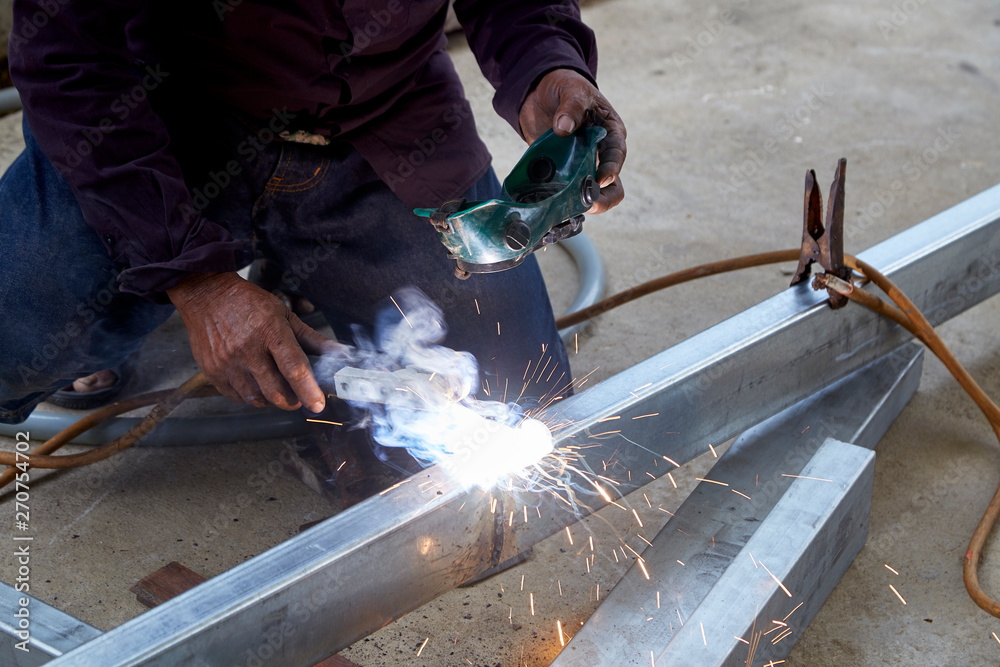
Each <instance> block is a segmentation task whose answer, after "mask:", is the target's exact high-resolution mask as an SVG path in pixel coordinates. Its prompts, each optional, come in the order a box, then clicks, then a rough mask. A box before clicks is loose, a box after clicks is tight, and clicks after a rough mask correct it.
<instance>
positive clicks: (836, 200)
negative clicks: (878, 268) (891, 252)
mask: <svg viewBox="0 0 1000 667" xmlns="http://www.w3.org/2000/svg"><path fill="white" fill-rule="evenodd" d="M846 175H847V160H845V159H844V158H840V160H839V161H838V162H837V172H836V174H834V177H833V184H831V185H830V197H829V199H828V201H827V208H826V226H825V227H824V225H823V219H822V217H823V195H822V193H821V192H820V189H819V185H818V184H817V183H816V172H815V171H813V170H812V169H810V170H809V171H808V172H806V193H805V207H804V211H803V218H804V219H803V221H802V252H801V254H800V255H799V266H798V268H797V269H796V270H795V277H794V278H792V282H791V283H790V284H791V285H798V284H799V283H801V282H804V281H805V280H807V279H808V278H809V276H810V275H811V272H810V270H809V267H810V266H811V265H812V263H813V262H816V263H818V264H819V265H820V266H821V267H823V269H824V270H825V271H826V273H827V274H828V275H833V276H836V277H837V278H840V279H841V280H845V281H848V282H850V279H851V270H850V268H848V267H846V266H844V177H845V176H846ZM814 287H815V288H816V289H819V287H816V286H815V285H814ZM826 291H827V292H828V293H829V295H830V307H831V308H840V307H842V306H843V305H844V304H846V303H847V301H848V299H847V297H846V296H844V295H843V294H840V293H838V292H836V291H834V290H833V289H832V288H829V287H828V288H827V290H826Z"/></svg>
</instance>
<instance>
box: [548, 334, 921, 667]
mask: <svg viewBox="0 0 1000 667" xmlns="http://www.w3.org/2000/svg"><path fill="white" fill-rule="evenodd" d="M922 366H923V348H921V347H920V346H918V345H916V344H912V343H911V344H908V345H905V346H903V347H902V348H900V349H898V350H896V351H895V352H893V353H891V354H889V355H887V356H886V357H883V358H882V359H879V360H877V361H875V362H873V363H872V364H870V365H868V366H866V367H865V368H863V369H861V370H860V371H857V372H855V373H853V374H851V375H849V376H847V377H846V378H844V379H842V380H840V381H839V382H837V383H835V384H833V385H831V386H830V387H827V388H826V389H824V390H823V391H821V392H819V393H818V394H815V395H814V396H811V397H810V398H807V399H805V400H803V401H800V402H799V403H797V404H795V405H794V406H792V407H790V408H788V409H787V410H785V411H783V412H781V413H779V414H777V415H775V416H774V417H771V418H770V419H768V420H767V421H765V422H763V423H761V424H759V425H758V426H755V427H754V428H752V429H751V430H749V431H747V432H746V433H744V434H743V435H741V436H740V437H739V438H738V439H737V440H736V442H735V443H733V445H732V446H731V447H730V448H729V450H728V451H727V452H726V453H725V454H723V455H722V457H721V458H720V459H719V461H718V462H717V463H716V464H715V466H713V467H712V470H711V472H710V473H709V474H708V478H709V479H711V480H714V482H721V483H725V484H727V486H720V485H719V484H718V483H713V482H702V483H700V484H699V485H698V486H697V487H696V488H695V490H694V491H693V492H692V493H691V495H690V496H688V498H687V499H686V500H685V501H684V503H683V504H682V505H681V506H680V507H679V508H678V509H677V511H676V512H675V513H674V515H673V516H672V517H671V518H670V520H669V521H668V522H667V523H666V525H665V526H664V527H663V529H662V530H661V531H660V532H659V533H658V534H657V536H656V537H655V538H654V539H653V542H652V546H650V547H648V548H646V549H645V550H644V551H642V558H643V561H644V564H645V572H648V573H649V579H647V578H646V576H645V572H644V571H643V570H640V569H639V568H637V567H635V566H633V567H632V568H631V569H629V571H628V572H626V574H625V575H624V576H623V577H622V578H621V580H620V581H619V582H618V583H617V584H615V587H614V588H613V589H612V590H611V592H610V593H609V594H608V595H607V597H606V598H605V600H604V601H603V602H602V603H601V605H600V607H598V608H597V610H596V611H595V612H594V613H593V614H592V615H591V616H590V618H589V619H588V620H587V622H586V623H585V624H584V626H583V627H582V628H580V630H579V631H578V632H577V633H576V635H575V636H574V637H573V639H572V640H571V641H570V642H569V643H568V644H567V646H566V648H565V649H563V651H562V652H561V653H560V654H559V657H557V658H556V659H555V661H554V662H553V663H552V665H553V667H568V666H570V665H578V664H586V665H589V666H591V667H625V666H627V665H641V666H643V667H645V665H649V664H650V659H649V657H650V656H649V651H650V650H652V649H655V652H654V653H655V655H656V656H660V655H661V650H662V648H663V647H664V646H666V645H667V643H668V642H670V641H671V640H672V639H673V638H675V637H677V633H678V632H680V630H681V628H680V624H679V623H678V618H683V619H685V623H688V621H687V619H689V618H693V617H694V616H696V615H697V616H698V617H699V618H700V619H701V622H703V623H704V625H705V627H706V631H707V632H709V634H713V635H714V633H715V632H716V630H715V629H716V628H720V627H729V625H731V623H734V622H735V623H737V624H739V623H743V624H745V625H747V626H748V627H749V626H750V625H753V623H754V621H755V620H760V621H761V622H769V621H770V618H763V617H761V618H760V619H758V618H757V617H758V616H759V615H760V614H764V613H765V612H764V611H760V612H759V613H758V612H756V611H755V608H754V607H753V606H751V607H750V610H749V615H748V616H747V615H744V617H741V618H736V616H737V614H736V611H735V609H733V608H730V607H727V606H724V605H719V604H717V603H716V602H713V600H717V599H718V593H717V591H716V588H717V586H718V585H720V584H721V583H722V582H723V581H724V579H725V577H727V576H729V575H728V574H727V573H728V571H729V569H730V568H731V567H733V563H734V561H738V560H739V559H740V558H741V557H743V556H741V555H740V554H743V555H744V556H745V554H744V552H745V551H746V550H747V549H748V545H749V543H750V542H751V541H758V542H759V541H760V539H759V538H758V537H757V536H756V533H757V532H758V531H759V530H761V529H763V526H765V525H766V524H767V523H768V522H772V521H774V515H773V510H774V509H775V507H776V506H778V505H780V504H781V503H787V498H788V494H789V493H790V491H789V489H790V487H792V486H793V484H794V483H795V481H796V479H797V477H796V476H800V475H807V476H813V477H820V478H824V479H829V478H830V475H826V474H822V475H820V474H814V473H811V472H806V471H805V470H804V468H806V467H807V464H809V465H810V466H812V465H814V464H816V460H815V458H814V454H816V453H817V451H818V450H819V449H820V446H821V445H822V444H823V442H824V441H828V439H830V438H832V439H835V440H838V441H844V442H849V443H854V445H858V446H861V447H864V448H866V449H874V447H875V445H876V444H877V443H878V441H879V440H880V439H881V438H882V436H883V435H884V434H885V432H886V431H887V430H888V428H889V426H890V425H891V424H892V422H893V421H894V420H895V419H896V417H897V416H898V415H899V413H900V412H901V411H902V409H903V407H904V406H905V405H906V403H907V402H908V401H909V400H910V397H912V396H913V394H914V392H915V391H916V390H917V387H918V386H919V384H920V374H921V369H922ZM811 458H812V463H810V459H811ZM824 465H826V464H824ZM822 484H825V483H820V485H821V486H816V485H815V483H814V485H813V486H812V487H810V488H814V489H815V490H817V491H825V490H827V489H826V487H825V486H822ZM807 486H808V485H807ZM734 491H736V492H739V493H740V494H744V495H743V496H740V495H738V494H737V493H734ZM822 502H826V500H823V501H822ZM808 507H812V501H810V502H809V503H807V504H806V505H804V506H803V508H804V509H807V508H808ZM792 525H793V524H788V525H786V526H785V530H786V531H791V530H792ZM806 533H807V534H805V535H802V536H800V537H801V539H802V540H803V541H804V542H805V543H809V544H810V545H811V546H810V549H822V547H823V546H824V545H823V544H821V543H815V544H814V541H815V540H816V539H819V538H818V536H817V535H814V534H813V531H812V530H807V531H806ZM827 537H830V536H829V535H828V536H827ZM840 537H842V538H843V540H842V541H845V540H846V541H847V542H852V543H853V542H855V541H856V540H857V539H858V538H856V537H855V536H846V537H844V536H840ZM860 540H861V542H860V543H861V544H863V543H864V532H863V531H862V532H861V534H860ZM631 546H633V547H641V546H642V545H641V543H640V544H636V545H631ZM826 546H830V543H827V544H826ZM858 548H860V546H859V547H858ZM839 550H842V549H840V547H839V546H838V549H830V550H829V552H830V554H831V556H830V558H831V559H832V557H833V556H832V554H833V552H834V551H839ZM749 551H750V553H755V554H756V553H757V549H755V548H750V549H749ZM793 553H794V552H793ZM855 553H856V551H855ZM791 555H792V554H786V555H781V557H780V558H774V559H768V558H765V557H764V556H763V555H760V558H762V559H763V560H764V562H765V563H767V565H768V567H770V568H772V572H773V571H774V569H773V568H774V567H778V566H784V565H785V564H786V563H785V561H787V560H788V558H789V557H790V556H791ZM838 557H839V556H838ZM851 558H853V554H851ZM771 560H774V561H775V562H774V563H773V564H772V562H771ZM819 560H823V559H822V558H820V559H819ZM847 562H848V563H850V561H847ZM679 563H683V564H684V565H679ZM830 565H831V563H823V564H822V567H824V568H825V569H826V570H827V571H828V572H829V571H831V569H830V567H829V566H830ZM789 567H791V565H790V564H789ZM775 573H776V574H777V572H775ZM828 576H832V575H828ZM837 579H839V577H837ZM837 579H833V580H832V581H830V579H826V580H825V581H828V582H829V589H830V590H832V588H833V584H834V583H835V582H836V580H837ZM748 581H752V580H748ZM786 585H787V586H789V588H791V585H790V584H787V583H786ZM754 590H756V589H754V588H752V587H750V588H747V591H746V593H747V595H748V596H749V595H752V594H753V592H754ZM656 591H659V592H660V596H659V598H657V600H658V602H659V606H660V609H665V610H667V611H668V612H669V613H667V614H654V613H653V612H652V610H653V609H654V608H656V604H653V605H651V604H650V600H651V599H652V597H651V596H653V597H655V596H656ZM797 593H798V595H799V598H800V599H801V598H802V597H804V596H811V597H810V599H811V600H812V601H813V602H814V603H815V608H816V609H818V608H819V605H820V604H822V602H823V600H825V599H826V595H822V596H821V597H820V596H819V595H818V593H817V592H814V591H807V590H804V589H803V588H802V587H799V588H798V589H797ZM826 593H827V594H829V590H827V591H826ZM766 601H767V598H766V597H762V598H760V599H758V600H757V602H758V607H760V609H761V610H764V609H766V607H767V605H766V604H765V602H766ZM744 611H745V610H744ZM785 613H787V610H786V612H785ZM813 613H815V610H813ZM782 615H784V614H782ZM778 618H779V620H780V618H781V617H780V616H779V617H778ZM811 618H812V614H798V615H797V618H796V623H797V627H799V626H801V627H805V625H807V624H808V619H811ZM687 627H689V628H690V624H688V626H687ZM695 627H697V626H695ZM710 627H711V628H712V630H708V628H710ZM771 627H775V626H771ZM741 632H742V630H741ZM740 636H743V635H742V634H740ZM797 636H798V635H796V636H795V637H789V638H788V639H789V641H785V642H784V643H783V644H782V646H781V648H782V649H783V650H786V652H787V649H790V648H791V646H792V645H793V644H794V639H796V638H797ZM772 638H773V637H772ZM730 639H731V638H730ZM727 642H728V639H727ZM700 643H701V642H700V640H699V642H698V644H699V646H698V647H696V648H698V649H699V651H700V648H701V646H700ZM730 644H731V642H729V643H727V644H726V645H727V646H728V645H730ZM717 649H718V647H713V649H712V655H715V654H716V651H717ZM671 651H673V649H671V650H670V651H667V653H666V654H664V659H665V660H666V661H667V664H685V661H684V659H683V658H684V656H686V657H687V658H688V659H689V660H688V661H687V663H686V664H689V665H694V664H697V665H714V664H721V663H720V662H707V661H704V660H702V659H701V658H704V657H705V655H703V654H702V653H700V652H699V653H698V656H701V658H698V659H694V658H695V657H696V656H694V655H691V654H688V653H681V655H679V656H678V655H674V654H673V653H672V652H671ZM741 655H744V656H745V652H744V653H741Z"/></svg>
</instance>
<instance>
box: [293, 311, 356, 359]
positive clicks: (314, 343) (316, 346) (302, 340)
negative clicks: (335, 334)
mask: <svg viewBox="0 0 1000 667" xmlns="http://www.w3.org/2000/svg"><path fill="white" fill-rule="evenodd" d="M288 324H289V326H291V328H292V334H294V336H295V340H297V341H298V342H299V345H301V346H302V349H303V350H305V352H306V354H333V353H335V352H344V351H346V350H349V349H350V348H349V347H348V346H347V345H344V344H342V343H338V342H337V341H335V340H331V339H329V338H327V337H326V336H324V335H323V334H321V333H320V332H318V331H316V330H315V329H313V328H312V327H310V326H309V325H308V324H306V323H305V322H303V321H302V320H300V319H299V317H298V316H297V315H295V314H292V316H291V317H290V318H289V320H288Z"/></svg>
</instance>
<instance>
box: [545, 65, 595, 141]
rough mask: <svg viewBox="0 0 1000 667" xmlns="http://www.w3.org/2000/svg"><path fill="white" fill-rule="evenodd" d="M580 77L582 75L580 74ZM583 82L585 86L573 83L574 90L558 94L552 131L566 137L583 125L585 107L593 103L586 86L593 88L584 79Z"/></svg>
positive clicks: (588, 107)
mask: <svg viewBox="0 0 1000 667" xmlns="http://www.w3.org/2000/svg"><path fill="white" fill-rule="evenodd" d="M577 76H579V75H577ZM580 79H583V77H582V76H581V77H580ZM583 82H584V83H585V84H586V86H587V87H586V88H584V87H583V86H582V85H581V84H579V83H575V85H573V86H572V88H574V90H572V91H567V92H568V94H562V95H560V96H559V108H558V109H556V112H555V113H554V114H553V115H552V131H553V132H555V133H556V134H558V135H559V136H560V137H568V136H569V135H571V134H573V133H574V132H576V129H577V128H578V127H580V126H581V125H583V121H584V117H585V116H586V114H587V109H590V108H591V106H592V105H593V102H594V100H593V95H591V94H588V93H590V90H588V88H589V89H593V87H592V86H590V82H589V81H587V80H586V79H583Z"/></svg>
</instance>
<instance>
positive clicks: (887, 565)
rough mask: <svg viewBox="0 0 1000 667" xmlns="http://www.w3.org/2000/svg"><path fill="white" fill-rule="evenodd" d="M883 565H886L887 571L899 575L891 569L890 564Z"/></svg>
mask: <svg viewBox="0 0 1000 667" xmlns="http://www.w3.org/2000/svg"><path fill="white" fill-rule="evenodd" d="M882 564H883V565H885V569H887V570H889V571H890V572H892V573H893V574H895V575H897V576H898V575H899V572H896V571H895V570H894V569H892V568H891V567H889V564H888V563H882Z"/></svg>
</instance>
